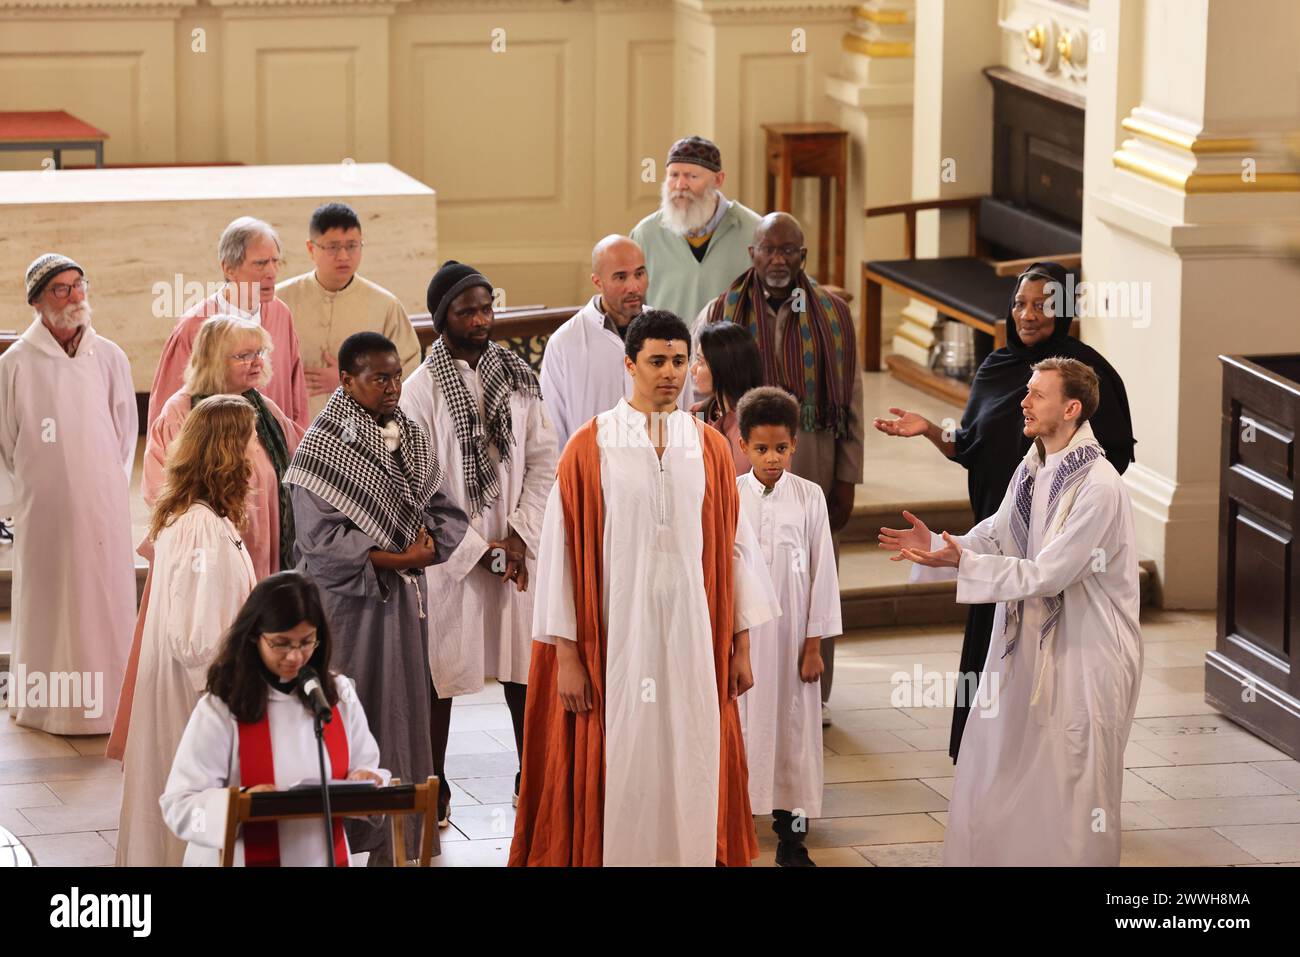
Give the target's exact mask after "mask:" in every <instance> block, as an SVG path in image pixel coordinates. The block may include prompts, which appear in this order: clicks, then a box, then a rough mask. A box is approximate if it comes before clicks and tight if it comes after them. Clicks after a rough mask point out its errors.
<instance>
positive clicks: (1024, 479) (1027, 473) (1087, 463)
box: [1002, 422, 1106, 658]
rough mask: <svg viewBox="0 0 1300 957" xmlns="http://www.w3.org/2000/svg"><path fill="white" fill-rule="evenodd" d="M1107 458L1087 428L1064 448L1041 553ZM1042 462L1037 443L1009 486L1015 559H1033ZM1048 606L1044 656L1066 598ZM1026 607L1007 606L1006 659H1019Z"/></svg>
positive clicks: (1041, 634)
mask: <svg viewBox="0 0 1300 957" xmlns="http://www.w3.org/2000/svg"><path fill="white" fill-rule="evenodd" d="M1105 456H1106V453H1105V452H1104V451H1102V448H1101V445H1100V444H1099V443H1098V442H1097V439H1096V438H1095V437H1094V436H1093V434H1092V426H1091V425H1089V424H1088V423H1087V422H1085V423H1083V425H1081V426H1079V428H1078V430H1077V431H1076V432H1075V433H1074V437H1073V438H1072V439H1071V440H1070V444H1069V445H1068V446H1066V452H1065V455H1064V457H1062V459H1061V463H1060V464H1059V465H1058V466H1057V467H1056V474H1055V475H1053V476H1052V481H1051V484H1050V485H1049V486H1048V491H1047V514H1046V517H1045V518H1044V520H1043V541H1042V543H1041V545H1040V546H1039V549H1040V550H1041V549H1042V548H1044V547H1046V545H1047V543H1048V542H1049V541H1051V540H1052V539H1053V538H1055V537H1056V536H1057V535H1058V534H1060V531H1061V528H1062V526H1063V525H1064V524H1065V520H1066V518H1067V517H1068V516H1069V513H1070V507H1071V506H1072V505H1073V504H1074V498H1075V495H1076V494H1078V491H1079V487H1080V486H1081V485H1082V484H1083V482H1084V479H1086V478H1087V477H1088V472H1089V471H1091V469H1092V466H1093V464H1094V463H1095V462H1096V461H1097V460H1098V459H1101V458H1105ZM1042 464H1043V457H1042V455H1041V454H1040V451H1039V446H1038V443H1037V442H1035V443H1034V444H1033V445H1032V446H1030V449H1029V452H1028V454H1026V455H1025V458H1024V461H1022V462H1021V463H1020V467H1019V468H1018V469H1016V474H1015V477H1014V478H1012V480H1011V482H1012V485H1013V486H1014V488H1015V490H1016V497H1015V501H1014V503H1013V506H1012V509H1011V516H1010V529H1009V531H1010V533H1011V544H1012V548H1011V550H1010V551H1009V552H1008V554H1011V555H1012V556H1013V557H1015V558H1029V557H1031V556H1030V555H1029V521H1030V515H1031V514H1032V510H1033V504H1034V481H1035V479H1036V477H1037V475H1038V470H1039V469H1040V468H1041V467H1042ZM1043 602H1044V603H1045V604H1046V605H1047V618H1046V619H1045V620H1044V621H1043V626H1042V628H1040V629H1039V631H1038V647H1039V649H1040V650H1041V649H1042V648H1043V647H1044V646H1045V645H1046V644H1047V639H1048V638H1050V637H1051V635H1052V632H1053V631H1055V630H1056V623H1057V622H1058V621H1059V620H1060V617H1061V608H1062V607H1063V606H1064V604H1065V593H1064V592H1061V593H1059V594H1056V595H1050V596H1048V597H1046V598H1044V599H1043ZM1024 608H1025V601H1024V599H1023V598H1022V599H1020V600H1018V601H1009V602H1007V613H1006V625H1005V627H1004V629H1003V635H1004V637H1005V638H1006V649H1005V650H1004V651H1003V652H1002V657H1003V658H1006V657H1007V656H1008V655H1012V654H1015V651H1016V646H1017V645H1018V644H1019V642H1020V630H1021V626H1022V624H1023V619H1024Z"/></svg>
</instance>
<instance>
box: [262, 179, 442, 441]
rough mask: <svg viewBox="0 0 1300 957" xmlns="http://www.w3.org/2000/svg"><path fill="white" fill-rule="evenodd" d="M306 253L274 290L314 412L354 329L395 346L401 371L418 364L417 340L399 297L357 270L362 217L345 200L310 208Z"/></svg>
mask: <svg viewBox="0 0 1300 957" xmlns="http://www.w3.org/2000/svg"><path fill="white" fill-rule="evenodd" d="M307 235H308V239H307V243H306V245H307V255H308V256H310V257H311V261H312V264H313V266H314V267H315V268H314V269H312V270H311V271H309V272H305V273H303V274H302V275H301V276H294V277H293V278H292V279H286V280H285V281H284V282H282V283H280V284H279V285H278V286H276V287H275V294H276V296H278V297H279V298H280V299H281V300H283V301H284V303H285V305H287V306H288V307H289V311H290V312H292V313H293V326H294V329H295V330H296V331H297V333H298V348H299V350H300V352H301V353H302V364H303V372H304V373H305V375H306V377H307V408H308V411H309V412H310V413H311V417H312V418H315V417H316V415H317V413H319V412H320V410H321V409H323V408H325V403H326V402H327V401H328V400H329V397H330V396H331V395H332V394H333V392H334V390H335V389H337V388H338V387H339V369H338V364H337V363H336V361H335V357H336V356H337V355H338V351H339V346H341V345H342V344H343V340H344V339H346V338H347V337H348V336H350V335H352V334H353V333H354V332H378V333H379V334H380V335H382V336H384V338H386V339H390V340H391V341H392V342H393V344H394V345H396V346H397V355H398V358H399V359H401V362H402V375H403V376H409V375H410V374H411V373H412V372H414V371H415V369H416V366H418V365H419V364H420V340H419V338H418V337H417V336H416V334H415V327H414V326H412V325H411V320H410V318H409V317H408V316H407V314H406V309H405V308H404V307H403V306H402V303H401V301H400V300H399V299H398V298H397V297H396V296H395V295H393V294H392V293H391V292H389V291H388V290H387V289H385V288H384V287H383V286H380V285H377V284H376V283H373V282H371V281H370V280H369V279H367V278H366V277H365V276H359V275H357V270H359V269H360V268H361V256H362V254H363V253H364V252H365V241H364V240H363V239H362V237H361V220H360V218H359V217H358V216H357V213H356V211H355V210H354V209H353V208H352V207H351V206H349V205H347V204H346V203H326V204H325V205H323V206H321V207H319V208H318V209H317V210H316V211H315V212H314V213H312V214H311V221H310V222H309V223H308V225H307Z"/></svg>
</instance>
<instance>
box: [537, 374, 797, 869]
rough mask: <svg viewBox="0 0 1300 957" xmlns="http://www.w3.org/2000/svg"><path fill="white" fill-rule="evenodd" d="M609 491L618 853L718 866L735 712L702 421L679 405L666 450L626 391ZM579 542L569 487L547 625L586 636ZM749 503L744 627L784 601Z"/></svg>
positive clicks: (545, 607) (608, 442)
mask: <svg viewBox="0 0 1300 957" xmlns="http://www.w3.org/2000/svg"><path fill="white" fill-rule="evenodd" d="M598 420H599V423H598V429H599V433H598V435H599V440H598V441H599V443H600V484H601V492H602V495H603V497H604V508H605V527H604V529H603V537H602V541H603V559H602V565H601V567H602V573H603V576H604V582H603V588H602V590H601V608H602V613H603V624H604V630H605V639H606V659H605V817H604V845H603V846H604V863H605V864H606V865H608V866H619V865H631V866H644V865H684V866H698V867H708V866H712V865H713V863H714V861H715V859H716V855H717V842H718V773H719V762H720V760H721V741H720V735H721V731H720V727H721V716H720V713H719V703H718V686H717V677H716V671H715V667H714V655H713V629H712V626H711V624H710V619H709V606H708V597H707V595H706V593H705V590H704V570H703V558H704V533H703V528H702V523H701V510H702V509H703V505H704V488H705V471H704V460H703V453H702V452H701V450H700V437H699V432H698V428H699V426H698V425H697V423H696V420H695V419H694V418H693V417H692V416H691V415H690V414H689V413H686V412H682V411H680V410H679V411H675V412H673V413H672V414H671V416H670V417H669V420H668V421H669V425H668V429H669V445H668V447H667V448H666V449H665V450H664V454H663V458H662V459H661V458H659V457H658V455H657V454H656V452H655V449H654V448H653V447H652V446H651V445H650V442H649V437H648V435H647V434H646V426H645V416H644V415H642V414H641V413H640V412H637V411H636V410H635V409H633V408H632V407H631V406H630V405H628V404H627V403H626V402H625V401H622V400H620V401H619V402H618V404H617V405H616V406H615V407H614V408H613V409H612V410H610V411H608V412H605V413H602V414H601V415H600V416H598ZM571 558H572V555H571V551H570V549H569V547H568V544H567V543H566V541H565V531H564V506H563V503H562V501H561V499H560V493H559V486H558V485H556V486H555V488H553V489H552V491H551V496H550V500H549V501H548V502H547V507H546V519H545V522H544V524H543V527H542V542H541V547H540V549H539V550H538V582H537V599H536V600H537V606H536V610H535V613H534V617H533V636H534V637H535V638H536V639H537V640H539V641H545V642H554V640H555V639H556V638H566V639H569V640H571V641H576V640H577V618H576V613H575V610H574V591H573V579H572V566H571ZM758 562H759V559H758V557H757V542H756V541H755V539H754V533H753V531H752V530H751V529H750V527H749V524H748V523H747V522H746V520H745V517H744V513H743V512H742V513H740V514H739V515H738V516H737V524H736V541H735V545H734V547H733V550H732V569H733V571H732V575H733V579H732V580H733V592H734V601H735V606H734V622H733V625H732V627H733V631H734V632H740V631H743V630H745V629H747V628H752V627H754V626H755V625H758V624H761V623H762V622H764V621H768V620H770V619H771V618H773V617H774V616H775V615H777V614H779V609H778V608H776V607H775V598H774V596H773V595H772V593H771V588H770V586H769V585H768V583H767V582H766V581H765V580H763V579H762V578H761V577H758V576H754V575H753V574H752V573H751V572H750V571H749V569H750V568H753V567H756V566H757V563H758Z"/></svg>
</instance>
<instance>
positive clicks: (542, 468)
mask: <svg viewBox="0 0 1300 957" xmlns="http://www.w3.org/2000/svg"><path fill="white" fill-rule="evenodd" d="M430 288H431V290H432V291H431V293H430V297H429V298H430V301H429V312H430V314H431V315H432V316H433V322H434V327H435V328H436V329H437V330H438V332H439V337H438V339H437V340H436V341H435V342H434V344H433V346H432V348H431V349H430V350H429V357H428V358H427V359H426V360H425V361H424V362H422V363H420V367H419V368H418V369H416V370H415V372H414V374H412V375H411V377H410V378H409V379H407V380H406V382H405V383H404V384H403V386H402V401H401V407H402V411H403V412H405V413H406V414H407V416H408V417H409V418H410V419H411V421H413V422H414V423H415V424H416V425H418V426H420V427H421V428H422V429H424V431H425V432H427V433H428V434H429V438H430V440H431V441H432V443H433V448H434V452H435V454H436V455H437V458H438V462H439V464H440V465H441V466H442V468H443V481H442V488H441V491H442V493H443V494H444V495H446V496H447V498H448V499H450V500H451V502H452V503H453V504H454V505H456V506H457V507H458V508H460V509H461V511H463V512H464V513H465V514H466V515H467V516H469V527H468V528H467V529H466V530H465V539H464V541H463V542H462V543H461V545H460V548H461V549H463V550H465V553H466V554H467V555H472V556H476V557H477V558H478V564H477V565H475V566H472V567H470V568H469V569H468V572H467V571H466V569H465V568H464V567H463V566H462V565H458V564H456V563H449V562H448V563H443V564H439V565H430V566H429V567H428V568H426V569H425V577H426V579H427V580H428V584H429V588H428V603H429V604H428V607H429V668H430V671H431V673H432V675H433V687H434V690H435V692H436V697H435V699H434V702H433V710H434V729H433V730H434V735H433V736H434V741H433V750H434V762H435V766H436V768H437V769H438V771H439V773H441V771H442V764H443V759H444V757H445V755H446V750H447V736H448V733H449V731H450V719H451V700H452V698H453V697H457V696H460V695H466V694H474V693H475V692H477V691H481V690H482V688H483V681H484V679H485V678H496V679H497V680H498V681H500V682H501V684H502V687H503V689H504V691H505V698H506V705H507V706H508V707H509V709H510V718H511V721H512V723H513V725H514V732H515V747H516V749H517V750H518V751H519V752H520V753H522V751H523V722H524V700H525V696H526V692H527V687H528V657H529V651H530V649H531V648H532V644H533V631H532V629H533V593H532V591H531V590H530V589H529V588H528V581H529V579H530V577H532V576H533V575H535V574H536V567H537V566H536V562H537V547H538V542H539V540H540V538H541V534H542V515H543V513H544V512H545V510H546V499H547V496H548V495H549V494H550V491H551V486H552V485H554V484H555V431H554V430H553V429H552V428H551V425H550V422H549V421H548V420H547V416H546V410H545V408H544V407H543V406H542V399H541V396H540V394H539V392H538V386H537V376H536V375H535V374H534V373H533V370H532V369H531V368H530V367H529V366H528V364H527V363H526V362H524V361H523V359H521V358H519V357H518V356H516V355H515V354H514V353H513V352H510V351H509V350H508V349H505V348H503V347H502V346H499V345H497V344H496V343H494V342H491V341H489V338H488V336H489V331H490V330H491V328H492V318H493V316H492V286H491V284H490V283H489V282H488V280H487V277H486V276H484V275H483V274H482V273H480V272H477V271H476V270H474V269H472V268H471V267H468V266H461V267H460V268H459V269H457V267H456V266H450V267H444V269H441V270H439V272H438V276H437V277H435V279H434V282H433V284H432V285H431V287H430ZM453 290H459V291H458V292H453ZM435 296H436V299H435ZM494 435H495V436H499V438H498V440H497V441H499V442H500V443H501V445H503V446H505V454H504V455H503V454H502V452H501V450H500V449H499V448H498V445H497V443H496V442H495V441H492V440H491V439H490V438H489V437H490V436H494ZM481 470H482V471H484V472H490V473H491V475H492V476H493V477H495V480H496V485H497V489H498V492H497V494H496V495H495V496H494V497H493V496H490V495H487V494H486V493H485V492H484V490H482V489H481V488H479V487H478V486H479V484H480V482H479V477H480V471H481ZM489 499H490V500H489ZM516 793H518V791H517V783H516ZM447 796H448V797H449V796H450V789H448V791H447ZM441 819H442V818H440V820H441Z"/></svg>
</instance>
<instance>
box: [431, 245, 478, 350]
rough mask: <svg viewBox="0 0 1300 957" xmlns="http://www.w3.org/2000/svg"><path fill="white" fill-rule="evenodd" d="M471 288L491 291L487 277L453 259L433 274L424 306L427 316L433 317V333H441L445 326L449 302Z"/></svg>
mask: <svg viewBox="0 0 1300 957" xmlns="http://www.w3.org/2000/svg"><path fill="white" fill-rule="evenodd" d="M473 286H483V287H484V288H486V289H487V291H488V292H491V291H492V283H490V282H488V278H487V276H485V275H483V274H482V273H481V272H479V271H478V270H477V269H475V268H474V267H473V266H466V265H465V264H464V263H458V262H456V260H454V259H448V260H447V261H446V262H445V263H443V264H442V267H441V268H440V269H439V270H438V271H437V272H436V273H434V274H433V278H432V279H430V280H429V292H428V294H427V295H426V296H425V304H426V305H427V306H428V307H429V315H430V316H432V317H433V328H434V331H435V332H438V333H441V332H442V328H443V326H445V325H446V324H447V307H448V306H450V305H451V301H452V300H453V299H455V298H456V297H457V296H459V295H460V294H461V293H462V292H464V291H465V290H466V289H469V288H471V287H473Z"/></svg>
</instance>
